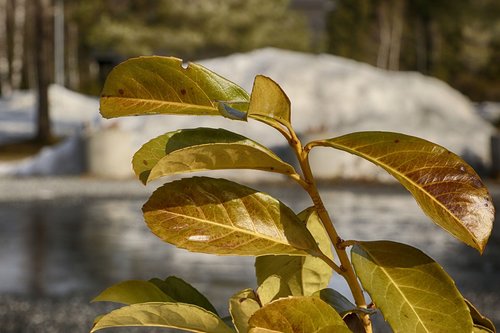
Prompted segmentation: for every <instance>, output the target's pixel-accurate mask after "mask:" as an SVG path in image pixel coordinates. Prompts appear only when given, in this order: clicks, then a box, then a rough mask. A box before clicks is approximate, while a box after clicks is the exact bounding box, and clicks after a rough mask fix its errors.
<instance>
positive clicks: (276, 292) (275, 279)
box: [257, 275, 289, 305]
mask: <svg viewBox="0 0 500 333" xmlns="http://www.w3.org/2000/svg"><path fill="white" fill-rule="evenodd" d="M280 286H281V279H280V277H279V276H276V275H271V276H269V277H268V278H267V279H265V280H264V282H262V283H261V284H260V286H259V287H258V288H257V295H258V296H259V300H260V303H261V304H262V305H266V304H267V303H270V302H271V301H274V300H275V299H278V298H280V297H284V296H289V295H280Z"/></svg>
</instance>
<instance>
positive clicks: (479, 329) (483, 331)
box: [472, 325, 495, 333]
mask: <svg viewBox="0 0 500 333" xmlns="http://www.w3.org/2000/svg"><path fill="white" fill-rule="evenodd" d="M494 332H495V331H492V330H490V329H489V328H486V327H484V326H481V325H474V327H472V333H494Z"/></svg>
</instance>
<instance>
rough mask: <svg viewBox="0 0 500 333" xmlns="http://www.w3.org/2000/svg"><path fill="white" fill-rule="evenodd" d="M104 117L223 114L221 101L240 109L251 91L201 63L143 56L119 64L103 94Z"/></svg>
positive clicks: (244, 106) (107, 80)
mask: <svg viewBox="0 0 500 333" xmlns="http://www.w3.org/2000/svg"><path fill="white" fill-rule="evenodd" d="M100 100H101V107H100V109H101V114H102V115H103V116H104V117H105V118H113V117H121V116H131V115H146V114H179V115H188V114H189V115H221V113H220V111H219V102H223V103H224V104H225V105H226V106H229V107H231V108H234V109H236V110H239V111H244V112H246V109H247V108H248V101H249V96H248V93H247V92H246V91H245V90H243V89H242V88H241V87H239V86H237V85H236V84H234V83H232V82H230V81H228V80H226V79H224V78H222V77H221V76H219V75H217V74H215V73H213V72H211V71H209V70H208V69H206V68H204V67H203V66H201V65H198V64H193V63H190V64H189V65H188V66H187V68H184V67H183V65H182V60H180V59H177V58H173V57H157V56H153V57H140V58H132V59H130V60H127V61H125V62H123V63H121V64H119V65H118V66H116V67H115V68H114V69H113V70H112V71H111V73H110V74H109V75H108V77H107V79H106V82H105V84H104V88H103V91H102V94H101V99H100Z"/></svg>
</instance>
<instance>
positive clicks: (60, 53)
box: [54, 0, 66, 86]
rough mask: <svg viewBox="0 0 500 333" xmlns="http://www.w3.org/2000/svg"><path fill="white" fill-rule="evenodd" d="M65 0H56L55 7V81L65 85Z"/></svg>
mask: <svg viewBox="0 0 500 333" xmlns="http://www.w3.org/2000/svg"><path fill="white" fill-rule="evenodd" d="M64 35H65V33H64V1H63V0H55V7H54V81H55V83H57V84H58V85H61V86H64V85H65V81H66V80H65V78H66V75H65V61H64V59H65V57H64V44H65V43H64V42H65V40H64Z"/></svg>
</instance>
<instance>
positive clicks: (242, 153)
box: [132, 128, 295, 183]
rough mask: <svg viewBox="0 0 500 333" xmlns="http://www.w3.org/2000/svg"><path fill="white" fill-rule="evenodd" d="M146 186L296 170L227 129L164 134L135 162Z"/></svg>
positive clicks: (137, 173)
mask: <svg viewBox="0 0 500 333" xmlns="http://www.w3.org/2000/svg"><path fill="white" fill-rule="evenodd" d="M132 165H133V167H134V171H135V173H136V175H137V176H138V177H139V178H140V179H141V181H142V182H143V183H146V182H148V181H151V180H154V179H157V178H159V177H163V176H167V175H173V174H179V173H186V172H194V171H204V170H220V169H256V170H264V171H270V172H278V173H282V174H294V173H295V170H294V168H293V167H292V166H291V165H289V164H288V163H285V162H283V161H282V160H281V159H280V158H279V157H278V156H276V154H274V153H273V152H272V151H271V150H269V149H267V148H266V147H264V146H262V145H260V144H258V143H256V142H255V141H252V140H250V139H248V138H246V137H244V136H241V135H239V134H236V133H232V132H230V131H227V130H224V129H212V128H197V129H185V130H179V131H175V132H169V133H166V134H163V135H161V136H159V137H157V138H155V139H153V140H151V141H149V142H148V143H146V144H145V145H143V146H142V147H141V149H139V150H138V151H137V153H136V154H135V155H134V159H133V161H132Z"/></svg>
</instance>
